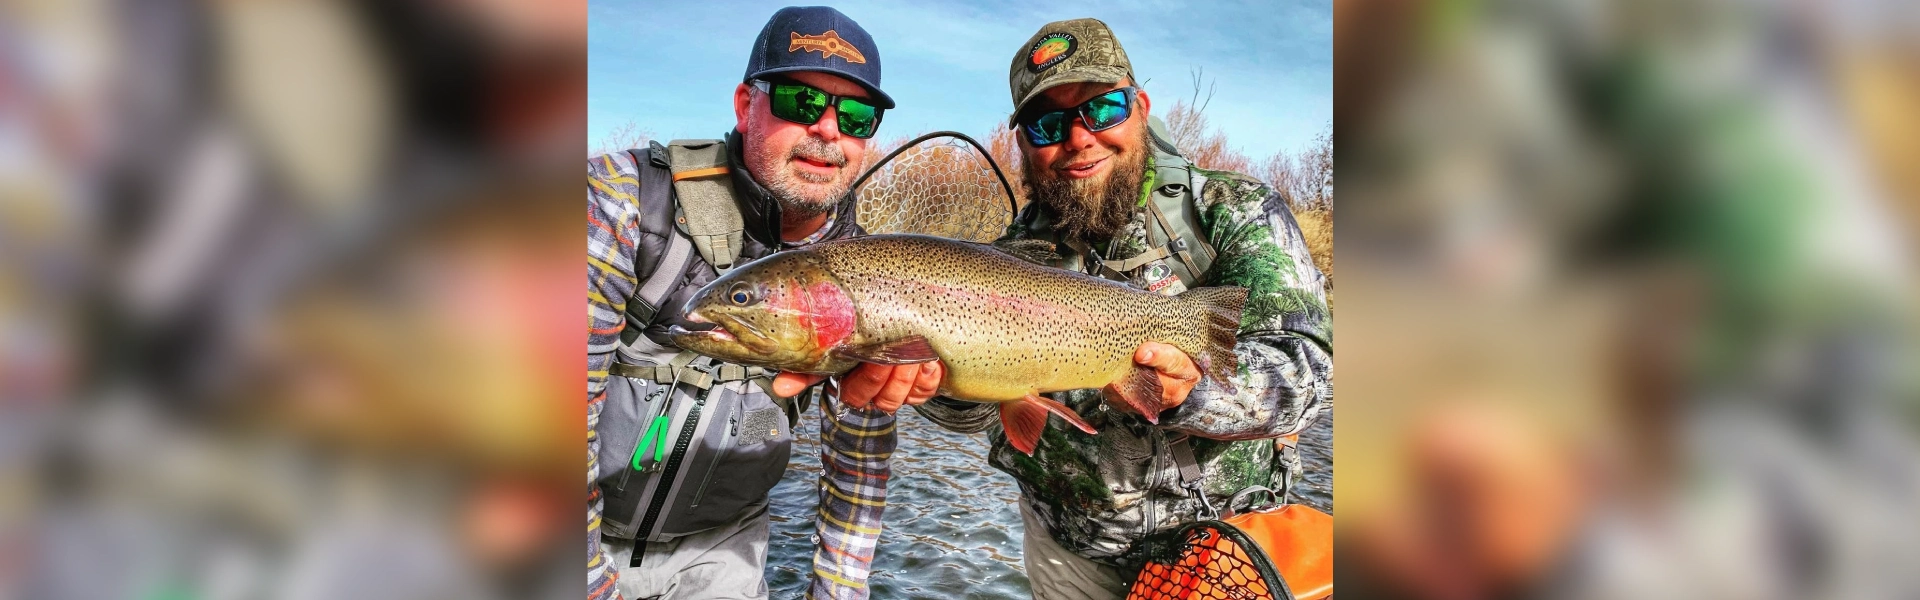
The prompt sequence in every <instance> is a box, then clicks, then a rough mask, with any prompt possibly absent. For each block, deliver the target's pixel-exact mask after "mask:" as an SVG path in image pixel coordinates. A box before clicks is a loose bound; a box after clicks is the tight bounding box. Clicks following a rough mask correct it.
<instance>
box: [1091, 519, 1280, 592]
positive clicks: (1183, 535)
mask: <svg viewBox="0 0 1920 600" xmlns="http://www.w3.org/2000/svg"><path fill="white" fill-rule="evenodd" d="M1292 597H1293V596H1292V595H1291V594H1290V593H1289V592H1288V591H1287V586H1286V583H1285V582H1284V581H1282V580H1281V578H1280V576H1279V574H1278V573H1277V572H1276V571H1274V568H1273V565H1272V564H1271V563H1269V562H1268V561H1267V557H1266V555H1265V554H1264V553H1262V552H1261V551H1260V550H1259V548H1258V546H1255V545H1254V543H1253V542H1252V541H1251V540H1249V539H1248V538H1247V537H1246V536H1245V535H1244V534H1242V533H1241V532H1240V531H1239V530H1238V529H1236V528H1234V527H1233V526H1232V525H1228V524H1225V523H1222V522H1220V521H1200V522H1197V523H1193V524H1190V525H1187V526H1186V527H1184V528H1182V529H1180V530H1178V531H1177V532H1176V533H1174V534H1173V535H1171V536H1168V537H1167V538H1165V539H1164V540H1163V541H1162V542H1161V543H1159V544H1157V545H1156V546H1155V547H1154V548H1153V549H1152V550H1150V552H1149V554H1148V556H1147V557H1146V563H1145V565H1144V566H1142V567H1141V569H1140V574H1139V576H1138V577H1136V578H1135V579H1134V581H1133V587H1132V588H1131V589H1130V590H1128V593H1127V600H1213V599H1220V600H1254V599H1264V600H1290V599H1291V598H1292Z"/></svg>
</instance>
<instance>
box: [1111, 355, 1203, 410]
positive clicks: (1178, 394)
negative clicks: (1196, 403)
mask: <svg viewBox="0 0 1920 600" xmlns="http://www.w3.org/2000/svg"><path fill="white" fill-rule="evenodd" d="M1133 363H1134V364H1137V365H1140V366H1142V367H1146V368H1149V369H1153V370H1154V373H1155V374H1156V375H1158V376H1159V378H1160V410H1167V409H1170V408H1173V407H1176V406H1179V405H1180V403H1182V402H1186V401H1187V394H1189V393H1191V392H1193V388H1194V386H1196V385H1199V384H1200V366H1199V365H1196V364H1194V363H1193V359H1192V358H1190V357H1188V356H1187V353H1186V352H1182V351H1180V349H1179V348H1176V347H1174V346H1172V345H1170V344H1162V343H1160V342H1147V343H1144V344H1140V348H1139V349H1138V350H1134V351H1133ZM1107 387H1114V386H1113V384H1109V385H1108V386H1107ZM1118 395H1119V392H1118V391H1117V390H1116V391H1114V393H1112V394H1109V397H1114V396H1118ZM1115 406H1121V407H1124V406H1125V405H1124V404H1122V403H1115Z"/></svg>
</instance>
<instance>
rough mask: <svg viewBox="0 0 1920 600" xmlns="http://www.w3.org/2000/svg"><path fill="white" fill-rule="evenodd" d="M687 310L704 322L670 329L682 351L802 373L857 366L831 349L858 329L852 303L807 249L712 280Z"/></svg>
mask: <svg viewBox="0 0 1920 600" xmlns="http://www.w3.org/2000/svg"><path fill="white" fill-rule="evenodd" d="M686 315H687V320H688V321H691V322H693V323H695V324H696V327H698V328H682V327H678V326H676V327H674V328H673V329H672V330H671V331H669V332H668V335H669V336H670V337H672V338H673V342H674V344H675V345H678V346H680V347H681V348H682V349H686V350H692V351H694V352H698V353H700V354H705V355H707V356H711V357H714V358H716V359H719V360H722V361H726V362H731V363H738V364H743V365H753V366H760V367H767V368H772V369H779V370H782V371H793V372H798V373H837V372H840V371H844V370H846V368H845V367H851V366H852V365H851V363H847V361H845V360H844V359H835V358H834V357H833V356H832V354H831V351H832V350H833V348H834V347H835V346H837V345H839V344H840V343H841V342H843V341H845V340H846V339H847V337H848V336H850V335H852V333H853V329H854V323H855V320H856V316H855V312H854V306H853V301H852V300H851V299H850V298H849V297H848V296H847V292H846V290H845V289H844V288H843V287H841V284H840V282H839V281H838V280H837V279H836V278H834V276H833V273H832V272H831V271H829V270H828V269H827V268H826V267H825V265H824V264H822V262H821V261H820V259H819V258H818V257H816V256H814V255H812V254H811V253H808V252H807V251H805V250H789V251H786V252H781V253H778V254H774V255H772V256H769V257H766V258H763V259H760V260H757V261H754V262H752V263H749V264H747V265H744V266H741V267H739V268H736V269H734V270H732V271H731V272H728V273H727V274H726V275H724V276H721V277H720V278H719V279H715V280H713V282H712V283H709V284H707V286H706V287H703V288H701V289H700V291H698V292H695V293H694V295H693V297H692V298H691V299H688V300H687V305H686ZM842 363H846V364H842Z"/></svg>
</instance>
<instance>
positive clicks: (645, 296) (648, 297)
mask: <svg viewBox="0 0 1920 600" xmlns="http://www.w3.org/2000/svg"><path fill="white" fill-rule="evenodd" d="M661 150H662V148H661V147H660V145H659V144H654V145H653V146H651V147H649V148H644V149H634V150H628V151H627V155H628V156H629V157H630V158H632V159H633V163H634V168H635V170H636V171H638V172H639V180H640V205H641V206H667V205H668V204H669V203H670V202H671V201H672V199H671V195H672V193H673V187H672V185H671V184H672V183H673V178H672V174H671V173H670V172H668V171H667V169H665V168H662V167H661V166H660V165H659V164H657V163H655V162H654V161H653V160H652V159H653V155H654V154H655V153H658V152H660V151H661ZM666 235H667V253H666V255H665V256H663V257H661V258H660V262H658V263H655V264H654V267H653V272H651V273H647V274H646V279H645V280H644V282H643V283H641V284H640V288H639V289H638V290H635V292H634V295H633V297H632V298H629V299H628V300H627V311H626V319H627V326H626V327H625V328H624V329H623V330H622V331H621V335H620V342H621V344H620V346H621V347H620V349H621V351H622V353H623V354H627V355H629V357H630V358H634V359H647V360H648V361H651V360H652V359H653V358H654V357H657V356H659V355H661V354H663V353H666V352H669V351H670V350H671V349H670V348H667V347H665V346H661V345H659V344H656V343H654V342H653V340H650V339H647V336H646V335H645V334H643V333H642V332H643V331H645V330H646V328H647V326H648V325H650V324H652V323H653V316H654V315H655V314H656V313H658V312H659V311H660V303H661V302H662V301H664V300H666V298H667V296H668V295H671V294H672V293H673V289H674V287H676V286H675V284H677V283H679V282H680V276H681V275H682V274H684V273H686V271H687V263H688V262H689V261H690V260H692V258H693V243H692V242H690V241H688V240H687V238H686V236H683V235H679V233H678V232H672V231H669V232H666Z"/></svg>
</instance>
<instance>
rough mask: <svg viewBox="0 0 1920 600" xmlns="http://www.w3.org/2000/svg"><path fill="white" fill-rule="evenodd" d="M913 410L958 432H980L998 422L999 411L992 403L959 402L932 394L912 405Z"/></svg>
mask: <svg viewBox="0 0 1920 600" xmlns="http://www.w3.org/2000/svg"><path fill="white" fill-rule="evenodd" d="M913 410H914V411H916V412H919V413H920V416H922V417H926V419H927V420H928V421H932V422H933V424H935V425H939V426H941V427H943V428H946V429H948V430H950V431H955V432H959V433H980V432H982V431H986V430H987V429H990V428H992V427H993V426H994V425H996V424H998V423H999V422H1000V411H999V410H997V409H996V407H995V406H994V405H992V404H981V403H977V402H961V401H959V400H954V399H952V398H948V397H945V396H934V397H933V398H931V399H929V400H927V401H926V402H925V403H922V404H916V405H914V407H913Z"/></svg>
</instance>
